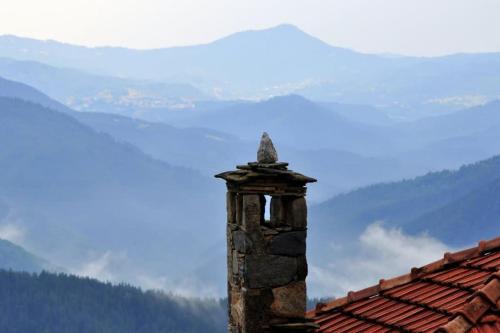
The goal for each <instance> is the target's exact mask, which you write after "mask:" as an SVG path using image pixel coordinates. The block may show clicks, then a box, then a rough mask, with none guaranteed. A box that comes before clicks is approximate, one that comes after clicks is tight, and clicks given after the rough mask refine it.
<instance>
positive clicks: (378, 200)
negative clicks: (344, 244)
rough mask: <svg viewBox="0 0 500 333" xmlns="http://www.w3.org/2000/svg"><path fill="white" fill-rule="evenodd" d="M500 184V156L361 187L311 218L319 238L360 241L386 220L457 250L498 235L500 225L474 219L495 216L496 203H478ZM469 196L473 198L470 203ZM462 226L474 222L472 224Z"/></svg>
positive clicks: (330, 202) (325, 205)
mask: <svg viewBox="0 0 500 333" xmlns="http://www.w3.org/2000/svg"><path fill="white" fill-rule="evenodd" d="M498 179H500V156H497V157H494V158H491V159H488V160H485V161H482V162H478V163H475V164H471V165H468V166H464V167H462V168H460V169H459V170H456V171H442V172H436V173H429V174H427V175H425V176H422V177H418V178H415V179H412V180H404V181H400V182H394V183H386V184H377V185H372V186H368V187H365V188H361V189H359V190H356V191H353V192H350V193H347V194H344V195H339V196H337V197H334V198H332V199H331V200H328V201H326V202H324V203H322V204H320V205H318V206H316V207H314V209H312V212H311V214H312V217H311V219H313V220H316V221H317V223H320V227H317V228H316V231H317V230H321V233H322V235H319V234H316V236H315V237H321V238H324V237H330V238H331V239H333V240H337V241H340V240H342V239H354V238H355V237H357V236H358V235H359V234H360V233H361V232H362V231H363V230H364V229H365V228H366V227H367V226H368V225H369V224H372V223H374V222H376V221H384V222H385V223H386V224H387V225H389V226H396V227H403V229H404V230H409V231H411V232H413V233H417V232H429V234H430V235H431V236H436V237H439V239H446V240H447V241H449V242H450V244H453V245H460V246H463V245H465V244H468V243H472V242H477V238H478V237H479V238H481V239H482V238H491V237H492V236H495V235H491V232H492V231H493V230H494V229H495V227H494V226H496V227H497V226H498V224H497V223H496V222H495V221H496V220H495V219H493V220H492V221H487V219H482V218H480V217H479V218H473V217H472V215H471V214H470V213H472V212H479V211H483V212H485V211H487V210H489V211H491V212H492V213H491V214H492V215H494V212H495V211H496V209H497V208H495V207H494V205H495V201H494V199H493V201H487V200H484V202H483V200H481V199H478V198H483V199H484V198H486V197H487V195H486V193H490V194H491V192H492V191H494V190H496V189H498V186H497V185H496V184H497V182H498ZM485 191H486V192H485ZM469 196H470V198H471V199H470V200H469V199H466V198H469ZM472 198H475V199H474V200H473V199H472ZM493 198H494V197H493ZM466 201H467V202H468V204H465V202H466ZM490 203H491V204H490ZM460 205H462V206H461V207H462V208H463V209H464V213H463V216H462V217H461V220H460V219H457V216H458V215H457V214H461V213H460V212H461V210H460V209H458V207H460ZM447 207H448V208H447ZM454 209H456V210H454ZM465 211H467V212H468V213H465ZM452 212H453V214H451V213H452ZM483 215H487V216H492V215H489V213H488V214H486V213H483ZM429 216H432V219H431V218H429ZM469 219H470V220H469ZM460 221H468V223H469V224H470V225H467V223H465V222H464V223H461V222H460ZM472 226H473V227H474V228H475V232H473V233H472V232H470V230H471V229H470V228H471V227H472ZM492 228H494V229H492ZM496 230H500V229H498V228H496ZM313 233H314V232H313ZM325 235H326V236H325Z"/></svg>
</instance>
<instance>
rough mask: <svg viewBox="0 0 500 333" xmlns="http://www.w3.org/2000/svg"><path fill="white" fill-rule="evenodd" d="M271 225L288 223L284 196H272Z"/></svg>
mask: <svg viewBox="0 0 500 333" xmlns="http://www.w3.org/2000/svg"><path fill="white" fill-rule="evenodd" d="M270 206H271V212H270V215H271V225H272V226H281V225H285V224H286V209H285V204H284V199H283V198H282V197H272V198H271V205H270Z"/></svg>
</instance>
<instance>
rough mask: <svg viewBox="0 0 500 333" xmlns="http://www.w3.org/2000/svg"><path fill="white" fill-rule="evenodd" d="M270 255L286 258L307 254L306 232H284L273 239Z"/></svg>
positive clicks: (270, 245)
mask: <svg viewBox="0 0 500 333" xmlns="http://www.w3.org/2000/svg"><path fill="white" fill-rule="evenodd" d="M269 253H271V254H278V255H284V256H301V255H305V254H306V231H291V232H284V233H281V234H279V235H276V236H274V237H273V239H272V241H271V244H269Z"/></svg>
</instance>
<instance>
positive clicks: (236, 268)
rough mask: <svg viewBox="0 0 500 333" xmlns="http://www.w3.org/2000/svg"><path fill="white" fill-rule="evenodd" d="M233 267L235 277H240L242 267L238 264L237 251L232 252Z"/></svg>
mask: <svg viewBox="0 0 500 333" xmlns="http://www.w3.org/2000/svg"><path fill="white" fill-rule="evenodd" d="M231 267H232V272H233V275H238V273H239V271H240V265H239V262H238V252H236V251H235V250H233V251H232V252H231Z"/></svg>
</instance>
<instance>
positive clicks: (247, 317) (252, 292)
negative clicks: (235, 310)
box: [241, 288, 273, 333]
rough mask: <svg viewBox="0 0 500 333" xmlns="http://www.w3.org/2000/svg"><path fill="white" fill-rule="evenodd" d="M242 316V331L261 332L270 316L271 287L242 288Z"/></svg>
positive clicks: (248, 332)
mask: <svg viewBox="0 0 500 333" xmlns="http://www.w3.org/2000/svg"><path fill="white" fill-rule="evenodd" d="M241 297H242V299H243V306H244V314H243V316H244V318H243V325H242V327H244V330H243V332H245V333H262V332H265V330H264V329H263V326H264V325H268V323H269V320H270V318H271V311H270V310H271V304H272V302H273V292H272V291H271V289H246V288H242V295H241Z"/></svg>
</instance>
